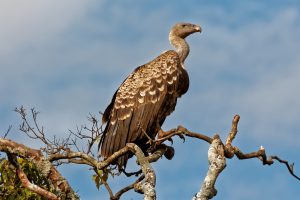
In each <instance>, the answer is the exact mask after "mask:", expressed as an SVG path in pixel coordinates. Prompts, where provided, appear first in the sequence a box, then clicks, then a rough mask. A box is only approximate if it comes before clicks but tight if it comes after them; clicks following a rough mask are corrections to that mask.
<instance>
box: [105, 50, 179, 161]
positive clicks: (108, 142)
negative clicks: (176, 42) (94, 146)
mask: <svg viewBox="0 0 300 200" xmlns="http://www.w3.org/2000/svg"><path fill="white" fill-rule="evenodd" d="M179 67H180V60H179V56H178V54H177V53H176V52H175V51H167V52H166V53H164V54H162V55H160V56H158V57H157V58H156V59H154V60H153V61H151V62H149V63H147V64H145V65H142V66H140V67H138V68H136V69H135V71H134V72H133V73H132V74H130V75H129V77H127V79H126V80H125V81H124V82H123V83H122V84H121V86H120V87H119V89H118V90H117V91H116V93H115V95H114V97H113V99H112V101H111V103H110V105H109V106H108V107H107V109H106V110H105V112H104V115H103V119H102V121H103V122H107V125H106V128H105V131H104V134H103V137H102V140H101V142H100V145H101V155H102V156H103V157H108V156H110V155H111V154H113V153H114V152H116V151H118V150H119V149H121V148H123V147H124V146H125V145H126V143H128V142H135V141H136V140H138V139H140V138H141V137H144V136H145V135H144V131H147V130H148V131H149V130H151V129H152V128H151V127H152V126H157V122H158V121H160V119H158V118H162V117H164V118H165V117H166V116H163V115H168V114H170V112H171V111H170V112H168V111H166V109H165V108H163V107H164V106H165V104H166V102H167V101H168V97H169V96H171V95H172V96H174V93H175V92H176V91H177V87H178V81H179V75H180V73H181V72H180V70H179ZM172 111H173V110H172ZM162 112H164V113H162ZM147 134H148V135H150V136H151V137H152V138H154V137H155V134H156V133H147ZM119 163H120V162H119ZM125 163H126V161H125Z"/></svg>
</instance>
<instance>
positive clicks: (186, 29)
mask: <svg viewBox="0 0 300 200" xmlns="http://www.w3.org/2000/svg"><path fill="white" fill-rule="evenodd" d="M195 32H201V27H200V26H199V25H195V24H190V23H177V24H175V25H174V26H173V27H172V29H171V32H170V34H171V35H174V36H178V37H180V38H183V39H184V38H185V37H187V36H189V35H190V34H192V33H195Z"/></svg>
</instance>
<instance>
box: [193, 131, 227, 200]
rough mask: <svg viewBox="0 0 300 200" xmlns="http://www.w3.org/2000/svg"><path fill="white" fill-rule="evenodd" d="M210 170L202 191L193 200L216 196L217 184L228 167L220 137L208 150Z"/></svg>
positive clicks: (216, 137)
mask: <svg viewBox="0 0 300 200" xmlns="http://www.w3.org/2000/svg"><path fill="white" fill-rule="evenodd" d="M208 163H209V169H208V172H207V175H206V177H205V179H204V182H203V184H202V187H201V189H200V191H199V192H198V193H197V194H196V195H195V196H194V197H193V200H207V199H212V198H213V197H214V196H215V195H216V194H217V190H216V189H215V183H216V180H217V178H218V176H219V174H220V173H221V172H222V171H223V169H224V168H225V167H226V158H225V156H224V145H223V143H222V141H221V139H220V137H219V136H218V135H215V136H214V139H213V141H212V143H211V145H210V147H209V149H208Z"/></svg>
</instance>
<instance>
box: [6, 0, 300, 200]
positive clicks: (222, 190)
mask: <svg viewBox="0 0 300 200" xmlns="http://www.w3.org/2000/svg"><path fill="white" fill-rule="evenodd" d="M176 22H191V23H195V24H199V25H201V27H202V33H201V34H194V35H191V36H190V37H189V38H188V39H187V41H188V42H189V44H190V50H191V51H190V55H189V56H188V58H187V60H186V63H185V66H186V69H187V71H188V73H189V75H190V89H189V91H188V93H187V94H185V95H184V96H183V97H182V98H181V99H180V100H179V101H178V105H177V107H176V110H175V112H173V113H172V115H171V116H170V117H168V119H167V120H166V122H165V124H164V126H163V129H165V130H167V129H170V128H174V127H177V126H178V125H179V124H181V125H184V126H185V127H186V128H188V129H189V130H192V131H195V132H200V133H205V134H207V135H210V136H212V135H213V134H215V133H218V134H220V136H221V138H222V139H223V140H225V139H226V136H227V134H228V132H229V130H230V127H231V120H232V118H233V116H234V115H235V114H239V115H240V116H241V120H240V123H239V132H238V135H237V137H236V139H235V141H234V145H237V146H238V147H240V149H241V150H243V151H244V152H251V151H256V150H258V149H259V147H260V146H261V145H262V146H264V147H265V148H266V152H267V153H268V154H270V155H278V156H280V157H281V158H283V159H286V160H289V161H291V162H295V172H296V173H298V174H300V156H299V154H300V153H299V152H300V151H299V150H300V146H299V144H300V123H299V119H300V93H299V86H300V57H299V52H300V3H299V1H297V0H285V1H283V0H282V1H280V0H273V1H260V0H251V1H250V0H245V1H237V0H231V1H229V0H224V1H208V0H207V1H203V0H201V1H199V0H189V1H179V0H175V1H158V0H153V1H137V0H125V1H124V0H123V1H121V0H116V1H108V0H101V1H96V0H90V1H81V0H78V1H73V0H64V1H60V0H51V1H49V0H46V1H39V0H27V1H19V0H10V1H1V2H0V26H1V31H0V41H1V45H0V94H1V96H0V132H2V133H4V132H5V131H6V130H7V128H8V127H9V125H13V128H12V131H11V132H10V134H9V136H8V137H9V138H11V139H14V140H16V141H18V142H23V143H24V144H25V145H28V146H31V147H34V148H39V147H41V143H39V142H38V141H32V140H30V139H28V138H27V137H25V136H24V135H22V134H21V133H20V132H19V131H18V126H19V124H20V118H19V116H18V115H17V114H16V113H15V112H13V109H14V108H15V107H18V106H20V105H23V106H24V107H25V108H27V109H28V110H29V109H30V108H32V107H34V108H36V109H37V110H38V111H40V115H39V123H40V124H42V125H43V126H44V128H45V131H46V133H47V135H48V136H49V137H50V138H51V137H53V136H54V135H55V136H56V137H61V138H64V137H66V136H67V135H68V130H69V129H71V130H74V129H76V126H78V125H79V126H80V125H82V124H87V123H88V120H87V116H88V115H89V113H93V114H96V115H97V114H98V112H99V111H103V110H104V109H105V108H106V106H107V105H108V103H109V102H110V99H111V97H112V95H113V94H114V92H115V90H116V89H117V88H118V86H119V85H120V83H122V81H123V80H124V79H125V78H126V76H127V75H128V74H129V73H131V72H132V71H133V70H134V68H135V67H137V66H139V65H142V64H144V63H146V62H148V61H150V60H152V59H154V58H155V57H156V56H158V55H159V54H160V53H161V52H163V51H165V50H168V49H171V48H172V47H171V46H170V45H169V41H168V33H169V30H170V27H171V26H172V25H173V24H175V23H176ZM97 116H98V117H99V118H100V116H99V115H97ZM173 146H174V148H175V151H176V152H175V156H174V158H173V159H172V160H171V161H169V160H166V159H161V160H159V162H157V163H155V164H153V167H154V169H155V170H156V175H157V197H158V199H191V198H192V196H193V195H194V194H195V193H196V192H197V191H198V190H199V188H200V185H201V183H202V180H203V178H204V177H205V174H206V172H207V167H208V164H207V150H208V145H207V144H206V143H204V142H203V141H198V140H195V139H191V138H187V139H186V142H185V143H182V141H181V140H180V139H175V141H174V144H173ZM128 168H130V169H132V170H134V169H136V166H134V160H132V161H131V163H130V164H129V166H128ZM59 170H60V171H61V173H62V174H63V175H64V176H65V177H66V178H67V179H68V180H69V182H70V184H71V185H72V186H73V188H74V190H76V191H78V193H79V195H80V196H81V199H84V200H85V199H88V200H94V199H95V200H96V199H108V194H107V192H106V191H105V190H104V188H100V191H98V190H97V189H96V187H95V185H94V184H93V182H92V179H91V176H92V172H91V171H90V170H89V168H88V167H80V166H75V165H72V166H62V167H60V168H59ZM129 171H130V170H129ZM132 181H133V180H132V179H131V180H127V179H126V178H124V177H115V178H114V179H113V180H111V182H110V183H111V184H112V187H113V191H117V190H118V189H120V188H121V187H122V186H125V185H126V184H127V183H131V182H132ZM216 187H217V189H218V195H217V197H216V198H215V199H216V200H221V199H222V200H227V199H230V200H237V199H244V200H248V199H249V200H250V199H273V200H281V199H290V200H294V199H298V198H299V195H300V190H299V187H300V183H299V181H297V180H296V179H294V178H293V177H292V176H291V175H290V174H289V173H288V171H287V169H286V168H285V166H283V165H280V164H278V163H275V164H274V165H272V166H263V165H262V164H261V163H260V162H259V160H258V159H253V160H243V161H240V160H238V159H236V158H234V159H231V160H227V167H226V168H225V170H224V171H223V173H222V174H221V175H220V177H219V178H218V180H217V184H216ZM123 199H128V200H129V199H142V196H141V195H140V194H135V193H134V192H129V193H128V194H126V195H124V196H123Z"/></svg>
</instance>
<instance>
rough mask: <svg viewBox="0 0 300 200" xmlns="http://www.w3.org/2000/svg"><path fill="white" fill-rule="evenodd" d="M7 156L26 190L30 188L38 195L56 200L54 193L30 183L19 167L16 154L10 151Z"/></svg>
mask: <svg viewBox="0 0 300 200" xmlns="http://www.w3.org/2000/svg"><path fill="white" fill-rule="evenodd" d="M7 157H8V160H9V162H10V163H11V164H12V165H13V166H14V167H15V168H16V173H17V175H18V177H19V179H20V181H21V183H22V185H23V187H24V188H27V189H28V190H30V191H32V192H35V193H37V194H39V195H41V196H43V197H45V198H47V199H49V200H58V199H59V198H58V197H57V196H56V195H55V194H53V193H51V192H49V191H47V190H45V189H43V188H41V187H39V186H37V185H35V184H33V183H31V182H30V181H29V180H28V178H27V176H26V174H25V173H24V171H23V170H22V169H21V167H20V165H19V163H18V161H17V158H16V156H14V155H12V154H10V153H7Z"/></svg>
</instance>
